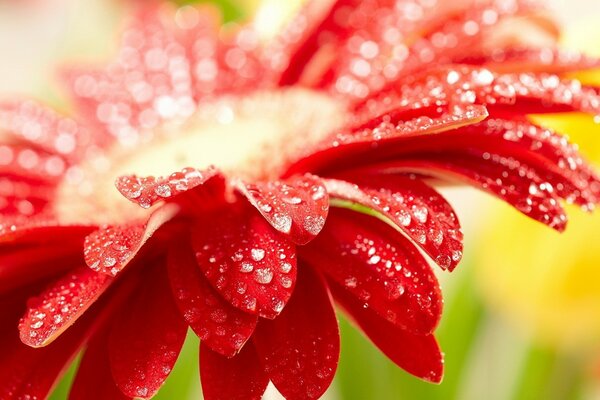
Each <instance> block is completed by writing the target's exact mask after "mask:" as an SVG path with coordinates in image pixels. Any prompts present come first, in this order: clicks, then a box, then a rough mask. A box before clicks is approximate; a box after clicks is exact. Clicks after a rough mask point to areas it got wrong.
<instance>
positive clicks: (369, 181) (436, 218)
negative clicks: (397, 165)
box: [326, 172, 463, 270]
mask: <svg viewBox="0 0 600 400" xmlns="http://www.w3.org/2000/svg"><path fill="white" fill-rule="evenodd" d="M355 175H356V178H353V177H352V176H350V175H349V176H348V177H349V178H350V179H353V180H354V181H355V182H356V183H357V185H353V184H350V183H348V182H344V181H340V180H333V179H329V180H327V181H326V186H327V190H328V191H329V192H330V195H331V196H332V198H337V199H343V200H349V201H352V202H354V203H359V204H362V205H364V206H366V207H369V208H371V209H373V210H376V211H378V212H379V213H381V214H383V215H384V216H385V217H387V218H389V219H390V220H391V221H392V222H393V223H394V225H395V226H396V227H397V228H398V229H399V230H400V231H402V232H403V233H404V234H405V235H406V236H407V237H408V238H410V239H411V241H412V242H413V243H415V245H417V246H419V247H420V248H422V249H423V250H424V251H425V252H426V253H427V254H428V255H429V256H430V257H431V258H432V259H433V260H434V261H435V262H436V263H437V264H438V265H439V266H440V267H441V268H443V269H450V270H452V269H454V268H455V267H456V265H457V264H458V262H459V261H460V259H461V258H462V249H463V246H462V237H463V235H462V231H461V228H460V224H459V222H458V218H457V217H456V214H455V213H454V210H452V207H451V206H450V205H449V204H448V203H447V202H446V200H444V198H443V197H442V196H441V195H440V194H439V193H437V192H436V191H435V190H433V189H431V188H430V187H429V186H427V185H425V184H424V183H423V182H422V181H420V180H418V179H411V178H408V177H404V176H399V175H392V174H388V175H384V174H381V175H368V174H366V173H364V172H363V173H357V174H355Z"/></svg>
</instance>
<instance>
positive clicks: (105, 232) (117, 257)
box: [84, 204, 179, 276]
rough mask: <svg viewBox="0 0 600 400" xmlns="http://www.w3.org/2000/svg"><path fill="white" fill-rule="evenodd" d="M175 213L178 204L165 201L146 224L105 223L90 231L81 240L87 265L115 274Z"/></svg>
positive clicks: (101, 271)
mask: <svg viewBox="0 0 600 400" xmlns="http://www.w3.org/2000/svg"><path fill="white" fill-rule="evenodd" d="M178 212H179V207H178V206H177V205H175V204H167V205H164V206H162V207H160V208H158V209H157V210H156V211H155V212H154V213H153V214H152V216H151V217H150V218H149V219H148V222H146V224H145V225H142V224H137V225H134V224H132V225H122V226H106V227H103V228H100V229H98V230H97V231H94V232H92V233H91V234H89V235H88V236H86V238H85V243H84V256H85V262H86V264H87V265H88V266H89V267H90V268H91V269H93V270H94V271H97V272H100V273H103V274H106V275H110V276H116V275H117V274H118V273H119V272H121V270H123V268H125V267H126V266H127V265H128V264H129V262H130V261H131V260H133V259H134V258H135V256H136V255H137V253H138V252H139V251H140V250H141V249H142V247H143V246H144V244H145V243H146V242H147V241H148V240H149V239H150V238H151V237H152V236H153V235H154V234H155V233H156V232H157V231H158V230H159V229H160V228H161V227H162V226H163V225H164V224H166V223H167V222H169V221H170V220H171V219H172V218H173V217H175V215H177V213H178Z"/></svg>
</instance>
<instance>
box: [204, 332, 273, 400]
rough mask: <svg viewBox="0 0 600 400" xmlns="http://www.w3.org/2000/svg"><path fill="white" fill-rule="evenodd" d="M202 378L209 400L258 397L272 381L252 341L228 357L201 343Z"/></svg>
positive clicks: (248, 399)
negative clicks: (234, 354) (264, 369)
mask: <svg viewBox="0 0 600 400" xmlns="http://www.w3.org/2000/svg"><path fill="white" fill-rule="evenodd" d="M200 380H201V382H202V394H203V395H204V398H205V399H206V400H213V399H214V400H220V399H228V400H252V399H254V400H259V399H261V398H262V395H263V393H264V392H265V389H266V388H267V384H268V383H269V378H268V377H267V375H266V374H265V372H264V371H263V368H262V366H261V365H260V362H259V360H258V356H257V355H256V350H255V349H254V345H253V344H252V343H247V344H246V345H245V346H244V348H243V349H242V351H241V352H240V353H239V354H237V355H236V356H235V357H233V358H226V357H223V356H222V355H220V354H218V353H215V352H213V351H212V350H211V349H210V347H208V346H207V345H206V344H205V343H204V342H201V343H200Z"/></svg>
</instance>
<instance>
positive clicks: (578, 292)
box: [0, 0, 600, 400]
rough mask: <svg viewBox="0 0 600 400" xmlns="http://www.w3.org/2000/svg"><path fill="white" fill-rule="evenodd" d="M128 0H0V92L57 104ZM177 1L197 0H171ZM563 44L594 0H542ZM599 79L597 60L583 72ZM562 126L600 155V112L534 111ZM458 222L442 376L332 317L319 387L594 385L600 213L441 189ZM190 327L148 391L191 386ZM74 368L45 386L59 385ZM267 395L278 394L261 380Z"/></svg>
mask: <svg viewBox="0 0 600 400" xmlns="http://www.w3.org/2000/svg"><path fill="white" fill-rule="evenodd" d="M132 3H135V1H133V0H130V1H125V0H121V1H117V0H19V1H9V0H0V59H1V60H2V61H1V62H0V98H2V99H7V98H12V97H15V96H17V97H23V96H33V97H36V98H38V99H42V100H44V101H46V102H51V103H53V104H55V105H57V106H59V107H60V106H62V105H64V102H63V99H62V95H61V91H60V87H59V85H58V84H57V80H56V75H55V72H56V68H57V67H59V66H61V65H63V64H65V63H69V62H96V61H99V62H100V61H102V60H104V59H107V58H108V57H110V54H111V52H112V51H113V50H114V46H115V44H116V36H117V34H118V32H119V29H120V27H121V26H122V25H123V18H124V16H125V15H127V8H128V7H131V4H132ZM177 3H178V4H179V5H185V4H188V3H195V1H193V0H187V1H182V0H180V1H178V2H177ZM202 3H213V4H214V5H215V6H216V7H218V8H220V9H221V11H222V13H223V15H224V19H225V21H226V22H227V23H236V22H242V21H244V20H245V19H250V18H257V19H258V21H259V22H260V23H259V26H260V27H262V29H264V34H265V35H268V34H270V33H272V32H273V31H274V30H276V28H277V26H279V24H280V23H281V21H284V20H285V18H286V16H288V15H290V13H291V12H293V10H294V9H295V8H296V7H298V5H299V4H300V0H286V1H282V0H237V1H236V0H214V1H203V2H202ZM552 3H553V6H554V7H555V9H556V10H557V12H556V15H557V17H558V19H559V21H560V22H561V23H562V24H563V27H564V35H563V39H562V40H563V43H564V45H565V46H566V47H569V48H574V49H578V50H583V51H586V52H587V53H588V54H591V55H596V56H600V25H599V24H598V19H599V17H600V1H598V0H570V1H568V2H567V1H560V0H555V1H553V2H552ZM580 77H581V78H582V79H584V80H587V81H596V82H598V83H600V73H593V72H592V73H586V74H585V75H581V76H580ZM532 118H534V119H535V120H536V121H537V122H538V123H541V124H544V125H546V126H549V127H551V128H554V129H557V130H560V131H561V132H566V133H568V134H569V136H570V137H571V138H572V139H573V141H575V142H577V143H579V144H580V145H581V147H582V148H583V149H584V153H585V154H586V155H587V156H588V158H590V159H591V160H592V161H593V162H594V163H595V164H596V165H598V166H600V126H598V125H597V124H594V122H593V120H592V118H591V117H586V116H583V115H581V114H568V115H551V116H545V117H544V118H541V117H538V116H533V117H532ZM445 194H447V196H448V198H449V199H450V200H451V201H452V203H453V204H454V205H455V207H456V209H457V212H458V214H459V216H460V217H461V219H462V222H463V226H464V229H465V236H466V243H465V248H466V252H465V259H464V261H463V262H462V264H461V265H460V266H459V268H457V270H456V271H455V272H453V273H452V274H447V273H440V276H439V277H440V280H441V282H442V287H443V292H444V297H445V313H444V316H443V320H442V324H441V326H440V328H439V330H438V331H437V336H438V338H439V340H440V342H441V345H442V348H443V350H444V352H445V354H446V374H445V378H444V381H443V383H442V384H441V385H431V384H427V383H424V382H421V381H419V380H417V379H416V378H413V377H411V376H409V375H408V374H405V373H404V372H402V371H401V370H400V369H399V368H397V367H395V366H394V365H393V364H392V363H391V362H389V361H388V360H387V359H386V358H385V357H384V356H382V355H381V354H380V353H379V352H378V351H377V350H376V349H375V348H373V347H372V346H371V345H370V344H369V343H368V342H367V341H366V340H365V339H364V338H363V337H362V336H361V334H360V333H358V332H356V331H355V330H354V329H353V328H352V327H350V326H349V324H348V323H347V321H345V320H344V319H343V316H340V318H341V321H340V322H341V326H342V356H341V362H340V367H339V370H338V373H337V376H336V379H335V382H334V385H333V386H332V388H331V390H330V391H329V392H328V393H327V394H326V395H325V397H324V398H325V399H327V400H338V399H344V400H345V399H357V400H364V399H433V400H437V399H439V400H441V399H444V400H452V399H457V400H458V399H460V400H471V399H472V400H475V399H483V398H485V399H486V400H506V399H515V400H530V399H548V400H563V399H565V400H566V399H576V400H588V399H589V400H593V399H600V214H599V213H596V214H592V215H589V214H585V213H584V212H582V211H580V210H578V209H570V210H569V215H570V226H569V228H568V229H567V232H566V233H564V234H558V233H556V232H553V231H551V230H549V229H547V228H545V227H544V226H542V225H541V224H538V223H535V222H532V221H529V220H526V219H525V218H524V217H522V216H521V215H520V214H518V213H517V212H516V211H513V210H512V209H509V207H507V206H504V205H502V204H499V203H498V202H496V201H493V200H492V199H491V198H489V197H488V196H486V195H484V194H482V193H477V192H475V191H473V190H464V189H449V190H446V191H445ZM197 359H198V340H197V338H196V337H195V336H194V335H193V334H191V335H189V337H188V340H187V342H186V345H185V349H184V352H183V353H182V355H181V356H180V359H179V361H178V364H177V366H176V368H175V370H174V372H173V373H172V374H171V376H170V377H169V379H168V381H167V384H166V386H165V387H164V389H163V390H161V392H160V393H159V395H158V396H157V398H159V399H199V398H201V388H200V385H199V379H198V366H197ZM73 370H74V369H73V368H72V369H71V371H70V372H69V373H67V376H66V377H65V379H63V381H62V382H61V383H60V384H59V385H58V387H57V388H56V390H55V393H54V394H53V396H52V398H53V399H64V398H66V393H68V388H69V383H70V380H69V379H70V376H71V375H72V372H73ZM266 398H267V399H278V398H280V397H279V395H278V394H277V393H276V391H275V390H274V389H272V388H271V389H270V390H269V391H268V393H267V395H266Z"/></svg>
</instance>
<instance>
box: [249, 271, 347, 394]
mask: <svg viewBox="0 0 600 400" xmlns="http://www.w3.org/2000/svg"><path fill="white" fill-rule="evenodd" d="M339 340H340V339H339V332H338V325H337V320H336V317H335V312H334V310H333V307H332V304H331V300H330V297H329V292H328V290H327V288H326V286H325V283H324V281H323V280H322V278H321V277H320V276H318V275H317V274H316V273H314V272H313V271H311V270H310V268H309V267H308V266H306V265H301V266H300V271H299V278H298V284H297V286H296V289H295V290H294V295H293V296H292V298H291V300H290V303H289V304H288V305H287V307H286V308H285V310H284V311H283V312H282V313H281V315H280V316H279V317H277V318H276V319H274V320H273V321H265V320H261V321H260V323H259V325H258V327H257V330H256V334H255V336H254V343H255V345H256V349H257V352H258V355H259V358H260V360H261V362H262V364H263V366H264V368H265V371H266V372H267V374H268V375H269V379H270V380H271V381H272V382H273V384H275V386H276V387H277V389H278V390H279V392H281V394H283V396H285V398H286V399H289V400H294V399H317V398H319V397H320V396H321V395H322V394H323V393H324V392H325V390H326V389H327V388H328V387H329V385H330V384H331V381H332V380H333V376H334V374H335V370H336V369H337V363H338V358H339V352H340V342H339Z"/></svg>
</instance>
